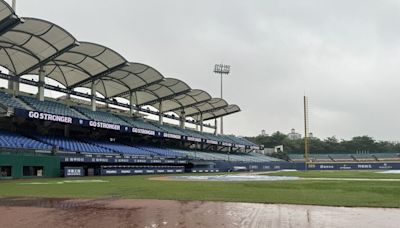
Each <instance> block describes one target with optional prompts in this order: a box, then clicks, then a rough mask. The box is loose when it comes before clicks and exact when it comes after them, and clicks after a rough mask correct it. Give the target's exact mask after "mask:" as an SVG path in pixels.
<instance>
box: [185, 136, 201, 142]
mask: <svg viewBox="0 0 400 228" xmlns="http://www.w3.org/2000/svg"><path fill="white" fill-rule="evenodd" d="M186 139H187V141H191V142H201V138H196V137H191V136H188V137H186Z"/></svg>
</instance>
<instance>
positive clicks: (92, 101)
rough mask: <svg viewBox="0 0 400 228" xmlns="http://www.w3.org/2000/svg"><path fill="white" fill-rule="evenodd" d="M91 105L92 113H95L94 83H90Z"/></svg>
mask: <svg viewBox="0 0 400 228" xmlns="http://www.w3.org/2000/svg"><path fill="white" fill-rule="evenodd" d="M91 95H92V98H91V104H92V111H94V112H95V111H96V82H95V81H92V86H91Z"/></svg>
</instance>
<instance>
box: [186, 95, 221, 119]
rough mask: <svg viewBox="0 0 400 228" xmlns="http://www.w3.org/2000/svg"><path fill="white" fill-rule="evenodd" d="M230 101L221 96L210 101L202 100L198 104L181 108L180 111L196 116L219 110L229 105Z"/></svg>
mask: <svg viewBox="0 0 400 228" xmlns="http://www.w3.org/2000/svg"><path fill="white" fill-rule="evenodd" d="M227 106H228V103H227V102H226V101H225V100H224V99H221V98H212V99H210V100H208V101H205V102H202V103H200V104H197V105H192V106H189V107H186V108H183V109H181V110H180V112H182V111H183V112H184V113H185V115H186V116H191V117H195V116H198V115H200V114H204V113H207V112H212V111H214V110H218V109H221V108H224V107H227Z"/></svg>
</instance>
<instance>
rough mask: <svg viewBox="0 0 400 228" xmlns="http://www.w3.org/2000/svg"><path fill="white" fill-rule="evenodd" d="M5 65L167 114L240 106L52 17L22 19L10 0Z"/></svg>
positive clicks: (0, 51) (1, 25) (5, 15)
mask: <svg viewBox="0 0 400 228" xmlns="http://www.w3.org/2000/svg"><path fill="white" fill-rule="evenodd" d="M0 66H3V67H5V68H7V69H8V70H9V71H10V74H11V75H14V76H15V77H20V76H23V75H26V74H36V75H37V74H40V73H41V72H43V74H44V76H45V77H47V78H51V79H53V80H55V81H57V82H59V83H60V84H61V85H63V86H65V88H67V89H69V90H74V89H75V88H78V87H86V88H92V85H95V88H94V89H95V90H96V91H97V92H98V93H100V94H102V95H103V96H104V97H105V98H106V99H111V98H116V97H122V98H126V99H128V100H130V101H132V104H134V105H136V106H143V105H151V106H153V107H155V108H157V109H158V110H160V112H161V113H165V112H170V111H173V112H176V113H177V114H178V115H179V113H182V112H184V113H185V115H186V116H189V117H195V116H197V115H200V114H202V115H203V119H212V118H213V117H219V116H223V115H228V114H231V113H234V112H237V111H240V109H239V107H237V106H236V105H231V106H230V105H228V103H227V102H226V101H225V100H223V99H220V98H211V96H210V95H209V94H208V93H207V92H205V91H203V90H198V89H193V90H192V89H191V88H190V86H188V85H187V84H186V83H185V82H183V81H181V80H179V79H175V78H166V77H164V76H163V75H162V74H161V73H160V72H159V71H157V70H156V69H154V68H152V67H150V66H148V65H146V64H142V63H136V62H130V61H128V60H126V59H125V58H124V57H123V56H122V55H120V54H119V53H118V52H116V51H114V50H112V49H110V48H108V47H105V46H103V45H100V44H95V43H91V42H78V41H77V39H76V38H75V37H74V36H72V35H71V34H70V33H69V32H67V31H66V30H64V29H63V28H61V27H60V26H58V25H56V24H53V23H52V22H49V21H46V20H41V19H37V18H27V17H25V18H19V17H18V16H17V15H16V14H15V12H14V11H13V10H12V8H11V7H10V6H9V5H8V4H7V3H6V2H5V1H4V0H0ZM41 69H42V70H43V71H41ZM38 85H39V84H38Z"/></svg>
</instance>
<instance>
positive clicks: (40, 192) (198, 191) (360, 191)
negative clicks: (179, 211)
mask: <svg viewBox="0 0 400 228" xmlns="http://www.w3.org/2000/svg"><path fill="white" fill-rule="evenodd" d="M268 175H280V176H282V175H283V176H299V177H307V178H313V177H318V178H320V177H327V178H370V179H400V174H380V173H375V172H373V171H318V172H317V171H308V172H278V173H271V174H268ZM158 176H159V175H158ZM150 177H154V176H119V177H87V178H79V179H77V178H74V179H67V178H55V179H30V180H3V181H0V197H62V198H110V197H117V198H140V199H172V200H211V201H231V202H260V203H287V204H312V205H331V206H362V207H400V181H397V182H396V181H385V182H382V181H378V180H368V181H353V180H310V179H307V180H295V181H271V182H267V181H251V182H250V181H246V182H205V181H161V180H149V178H150ZM82 179H83V180H92V179H96V180H103V181H106V182H103V183H63V184H59V183H57V182H60V181H66V180H82ZM31 182H38V183H41V184H27V183H31ZM43 183H45V184H43Z"/></svg>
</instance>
